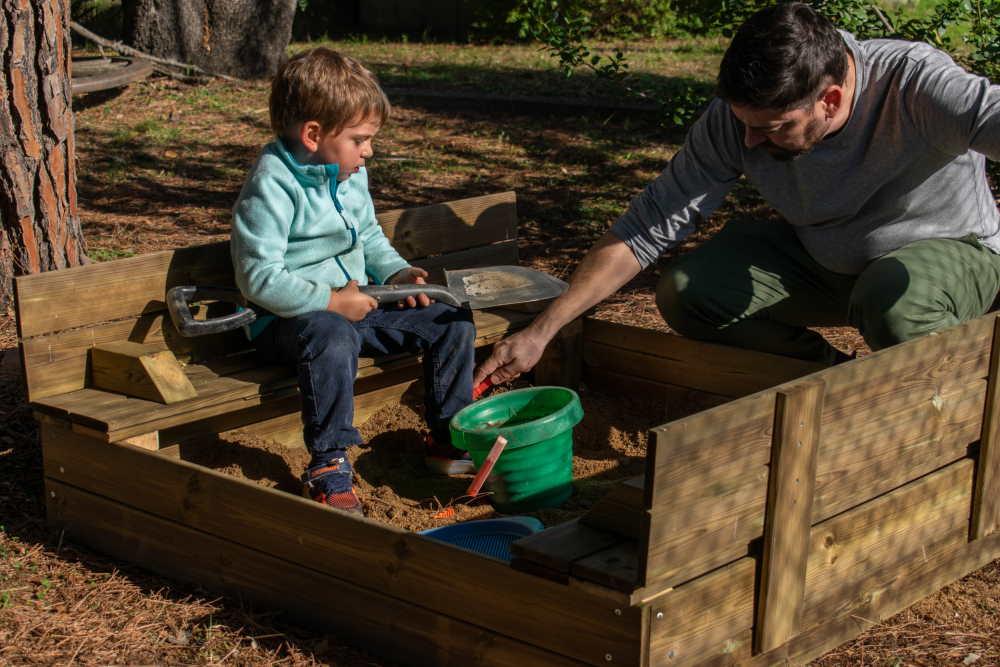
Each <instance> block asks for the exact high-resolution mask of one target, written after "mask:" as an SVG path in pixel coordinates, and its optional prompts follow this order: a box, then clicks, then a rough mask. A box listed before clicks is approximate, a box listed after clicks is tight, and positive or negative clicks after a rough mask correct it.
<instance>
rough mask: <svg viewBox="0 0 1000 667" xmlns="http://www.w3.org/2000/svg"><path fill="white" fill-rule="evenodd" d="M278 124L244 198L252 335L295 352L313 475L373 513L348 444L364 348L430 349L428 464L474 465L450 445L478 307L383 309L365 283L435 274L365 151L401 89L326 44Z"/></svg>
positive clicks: (354, 435)
mask: <svg viewBox="0 0 1000 667" xmlns="http://www.w3.org/2000/svg"><path fill="white" fill-rule="evenodd" d="M270 111H271V127H272V128H273V129H274V132H275V134H276V135H277V136H276V139H275V140H274V141H273V142H271V143H269V144H268V145H267V146H265V147H264V149H263V152H262V153H261V156H260V158H259V159H258V161H257V163H256V164H255V165H254V167H253V168H252V169H251V171H250V174H249V176H248V177H247V180H246V183H245V184H244V186H243V190H242V191H241V192H240V196H239V199H238V200H237V202H236V206H235V207H234V211H233V213H234V215H233V227H232V243H231V250H232V258H233V266H234V267H235V271H236V283H237V285H239V288H240V290H241V291H242V292H243V295H244V296H245V297H246V298H247V300H248V301H249V302H250V303H251V304H252V305H253V306H254V307H255V310H257V311H258V319H257V321H256V322H254V325H253V326H252V327H251V332H250V335H251V336H252V337H253V340H254V342H255V343H256V345H257V350H258V353H259V354H261V355H263V357H264V358H265V359H269V360H274V361H279V362H282V363H289V364H292V363H294V364H295V365H296V368H297V369H298V381H299V389H300V391H301V394H302V421H303V428H304V435H305V442H306V445H307V446H308V448H309V452H310V453H311V454H312V460H311V462H310V464H309V467H308V469H307V470H306V472H305V475H304V476H303V482H304V483H305V484H306V489H307V491H308V494H309V495H310V497H312V498H313V499H314V500H316V501H318V502H321V503H324V504H326V505H329V506H331V507H334V508H337V509H341V510H345V511H348V512H352V513H357V514H360V513H362V510H361V503H360V501H359V500H358V497H357V495H356V494H355V492H354V489H353V486H352V468H351V464H350V462H349V461H348V459H347V455H346V450H347V447H349V446H350V445H355V444H360V443H361V435H360V434H359V433H358V431H357V429H355V428H354V426H353V425H352V422H353V417H354V379H355V376H356V374H357V368H358V356H359V355H360V354H362V353H364V354H372V355H381V354H393V353H398V352H404V351H405V352H417V351H420V352H422V353H423V355H424V361H423V363H424V383H425V384H424V387H425V392H424V395H425V404H426V405H425V407H426V419H427V424H428V426H429V428H430V434H429V436H428V438H427V456H426V459H425V460H426V461H427V463H428V466H429V467H431V468H432V469H433V470H435V471H437V472H441V473H444V474H458V473H466V472H471V471H472V463H471V461H470V460H469V458H468V455H467V454H466V453H465V452H462V451H459V450H457V449H455V448H453V447H451V445H450V437H449V433H448V421H449V419H450V418H451V417H452V415H454V414H455V413H456V412H458V410H460V409H461V408H463V407H465V406H466V405H468V404H469V403H470V402H471V394H472V370H473V365H474V359H473V354H474V341H475V335H476V334H475V327H474V326H473V324H472V319H471V317H470V315H469V313H468V312H467V311H465V310H460V309H456V308H453V307H451V306H448V305H445V304H440V303H431V301H430V300H429V299H428V298H427V297H426V296H425V295H420V297H419V298H417V299H414V298H412V297H411V298H409V299H408V302H407V303H404V304H401V306H402V307H401V308H394V309H379V308H378V304H377V302H376V301H375V300H374V299H372V298H371V297H369V296H367V295H365V294H364V293H363V292H361V291H360V290H359V289H358V286H359V285H365V284H367V283H368V282H369V279H370V280H372V281H373V282H376V283H416V284H422V283H423V282H424V279H425V278H426V276H427V273H426V272H425V271H424V270H422V269H419V268H416V267H413V266H410V265H409V264H408V263H407V262H406V261H405V260H404V259H403V258H402V257H400V256H399V254H398V253H397V252H396V251H395V250H394V249H393V247H392V245H391V244H390V243H389V240H388V239H387V238H386V237H385V235H384V234H383V232H382V229H381V227H379V224H378V222H377V221H376V219H375V208H374V205H373V204H372V199H371V195H369V193H368V174H367V172H366V171H365V167H364V165H365V160H366V159H368V158H371V157H372V154H373V151H372V139H373V138H374V136H375V134H376V133H377V132H378V131H379V129H380V128H381V126H382V124H383V123H384V122H385V121H386V119H387V118H388V117H389V111H390V107H389V101H388V100H387V99H386V97H385V94H384V93H383V92H382V89H381V88H380V87H379V85H378V82H377V81H376V80H375V77H374V75H373V74H372V73H371V72H370V71H368V70H367V69H365V68H364V67H363V66H362V65H361V64H359V63H358V62H357V61H355V60H353V59H351V58H349V57H346V56H343V55H341V54H339V53H336V52H334V51H331V50H329V49H324V48H317V49H314V50H312V51H309V52H306V53H302V54H299V55H297V56H295V57H293V58H291V59H290V60H289V61H288V62H287V63H286V64H285V65H284V66H283V67H282V68H281V69H280V70H279V72H278V74H277V75H276V76H275V79H274V81H273V83H272V86H271V99H270Z"/></svg>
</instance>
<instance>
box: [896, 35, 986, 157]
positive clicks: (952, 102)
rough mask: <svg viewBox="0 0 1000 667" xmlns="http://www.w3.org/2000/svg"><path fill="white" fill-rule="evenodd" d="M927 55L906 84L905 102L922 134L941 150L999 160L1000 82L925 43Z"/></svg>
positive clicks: (921, 52) (921, 51) (922, 48)
mask: <svg viewBox="0 0 1000 667" xmlns="http://www.w3.org/2000/svg"><path fill="white" fill-rule="evenodd" d="M918 49H919V50H916V51H915V53H914V56H911V57H916V56H917V55H918V54H919V55H923V57H922V58H921V60H920V65H919V67H918V68H917V70H916V75H915V76H914V78H913V79H912V81H910V82H909V85H907V86H906V89H905V93H904V100H905V101H904V103H905V104H906V106H907V109H908V110H909V114H910V116H911V118H912V119H913V122H914V124H915V125H916V127H917V128H918V130H919V131H920V133H921V135H922V136H924V137H926V138H927V141H928V142H929V143H930V144H931V145H933V146H935V147H936V148H937V149H938V150H940V151H943V152H944V153H946V154H949V155H961V154H962V153H965V152H966V151H967V150H970V149H971V150H974V151H976V152H978V153H982V154H983V155H985V156H986V157H988V158H989V159H991V160H1000V86H998V85H996V84H991V83H990V81H989V79H986V78H985V77H981V76H977V75H975V74H971V73H969V72H967V71H965V70H964V69H962V68H961V67H959V66H958V65H956V64H955V62H954V61H953V60H952V59H951V57H950V56H948V55H947V54H945V53H943V52H941V51H938V50H937V49H934V48H932V47H930V46H928V45H920V46H919V47H918Z"/></svg>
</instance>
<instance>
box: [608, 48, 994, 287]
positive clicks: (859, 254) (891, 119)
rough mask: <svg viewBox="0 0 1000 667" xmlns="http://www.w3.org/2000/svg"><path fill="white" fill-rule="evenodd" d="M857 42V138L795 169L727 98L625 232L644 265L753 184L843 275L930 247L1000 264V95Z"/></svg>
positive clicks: (641, 201) (843, 136)
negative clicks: (755, 141)
mask: <svg viewBox="0 0 1000 667" xmlns="http://www.w3.org/2000/svg"><path fill="white" fill-rule="evenodd" d="M843 35H844V39H845V40H846V41H847V45H848V47H849V48H850V50H851V53H852V54H853V56H854V61H855V65H856V72H857V86H856V89H855V90H856V93H855V96H854V100H853V104H852V108H851V114H850V117H849V119H848V121H847V123H846V124H845V125H844V127H843V128H841V130H840V131H839V132H837V133H836V134H834V135H832V136H830V137H827V138H825V139H824V140H823V141H821V142H820V143H819V144H817V146H816V147H815V148H814V149H813V150H812V151H811V152H810V153H808V154H806V155H803V156H801V157H799V158H798V159H795V160H792V161H789V162H781V161H778V160H775V159H773V158H772V157H770V156H769V155H768V154H767V152H766V151H765V150H764V149H763V148H762V147H757V148H754V149H747V148H746V147H745V146H744V144H743V128H742V125H741V124H740V123H739V122H738V121H737V120H736V118H735V117H734V116H733V114H732V112H731V111H730V109H729V105H728V104H727V103H726V102H724V101H722V100H720V99H716V100H713V101H712V103H711V104H710V105H709V107H708V109H707V110H706V111H705V113H704V114H703V115H702V116H701V117H700V118H699V119H698V120H697V121H696V122H695V123H694V125H693V126H692V127H691V130H690V132H689V133H688V136H687V139H686V140H685V142H684V146H683V147H682V148H681V150H680V151H678V153H677V154H676V155H675V156H674V158H673V159H672V160H671V161H670V164H668V165H667V168H666V169H665V170H664V171H663V173H662V174H660V176H658V177H657V178H656V180H654V181H653V182H652V183H650V184H649V185H648V186H647V187H646V189H645V190H644V191H643V192H642V193H641V194H639V195H638V196H637V197H636V198H635V199H633V200H632V204H631V206H630V207H629V210H628V211H627V212H626V213H625V214H624V215H623V216H622V217H621V218H619V219H618V221H617V222H616V223H615V225H614V226H613V227H612V232H613V233H614V234H615V236H617V237H618V238H620V239H622V240H623V241H624V242H625V243H626V244H627V245H628V246H629V247H630V248H631V249H632V252H634V253H635V256H636V258H637V259H638V260H639V263H640V264H641V265H642V266H644V267H645V266H648V265H649V264H651V263H653V262H654V261H656V259H657V257H659V256H660V254H662V253H663V252H664V251H665V250H667V249H668V248H670V247H671V246H673V245H675V244H676V243H677V242H679V241H680V240H682V239H683V238H684V237H685V236H687V235H688V234H689V233H690V232H691V231H692V230H693V228H694V226H695V224H696V223H697V221H698V220H699V219H703V218H707V217H708V216H709V215H710V214H711V213H712V211H714V210H715V209H716V208H717V207H718V206H719V205H720V204H721V203H722V200H723V199H724V198H725V196H726V193H727V192H729V190H730V189H731V188H732V187H733V185H735V184H736V182H737V181H738V179H739V178H740V176H741V175H746V177H747V179H748V181H749V182H750V183H751V184H752V185H753V186H754V187H755V188H757V190H758V191H759V192H760V193H761V195H762V196H763V197H764V199H766V200H767V202H768V203H769V204H771V206H773V207H774V208H775V209H776V210H777V211H778V212H779V213H780V214H781V215H782V216H783V217H784V218H785V220H787V221H788V222H789V223H791V224H792V225H793V226H794V227H795V231H796V232H797V234H798V237H799V239H800V240H801V241H802V244H803V246H805V248H806V250H808V251H809V254H811V255H812V256H813V257H814V258H815V259H816V261H817V262H819V263H820V264H821V265H823V266H824V267H826V268H828V269H830V270H831V271H836V272H838V273H845V274H858V273H860V272H861V271H862V270H864V268H865V266H866V265H867V264H868V262H870V261H871V260H873V259H876V258H878V257H881V256H882V255H884V254H886V253H888V252H891V251H892V250H895V249H897V248H900V247H902V246H904V245H906V244H908V243H911V242H913V241H917V240H920V239H930V238H964V237H967V236H969V235H975V236H976V237H977V238H979V239H980V241H981V242H982V243H983V244H984V245H986V246H987V247H988V248H990V249H991V250H993V251H994V252H1000V214H998V212H997V206H996V202H995V200H994V198H993V195H992V194H991V193H990V189H989V187H988V184H987V182H986V171H985V158H984V155H985V156H986V157H988V158H990V159H991V160H1000V86H996V85H991V84H990V82H989V81H988V80H987V79H984V78H982V77H979V76H975V75H972V74H969V73H968V72H966V71H965V70H963V69H962V68H960V67H958V66H957V65H956V64H955V63H954V62H953V61H952V59H951V58H950V57H949V56H948V55H946V54H945V53H942V52H941V51H938V50H937V49H934V48H933V47H931V46H929V45H927V44H922V43H914V42H903V41H897V40H871V41H864V42H859V41H857V40H855V39H854V38H853V37H852V36H851V35H849V34H846V33H843Z"/></svg>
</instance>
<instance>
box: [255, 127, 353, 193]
mask: <svg viewBox="0 0 1000 667" xmlns="http://www.w3.org/2000/svg"><path fill="white" fill-rule="evenodd" d="M271 148H272V150H273V151H274V153H275V154H276V155H277V156H278V157H279V158H281V161H282V162H284V163H285V165H286V166H287V167H288V169H289V171H291V172H292V173H293V174H295V178H296V180H298V182H299V183H301V184H302V187H320V186H324V185H327V184H329V187H330V194H331V195H334V196H336V192H337V184H338V181H337V175H338V174H339V173H340V167H339V166H338V165H337V164H302V163H301V162H299V161H298V160H296V159H295V155H293V154H292V152H291V151H290V150H288V147H287V146H286V145H285V141H284V140H283V139H275V140H274V141H273V142H271Z"/></svg>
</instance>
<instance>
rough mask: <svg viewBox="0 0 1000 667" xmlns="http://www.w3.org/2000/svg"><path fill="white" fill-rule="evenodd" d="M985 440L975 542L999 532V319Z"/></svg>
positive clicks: (981, 445)
mask: <svg viewBox="0 0 1000 667" xmlns="http://www.w3.org/2000/svg"><path fill="white" fill-rule="evenodd" d="M991 346H992V348H991V352H990V372H989V379H988V385H987V390H986V408H985V411H984V414H983V428H982V440H980V442H979V459H978V464H977V466H976V488H975V495H974V497H973V501H972V528H971V534H972V538H973V539H976V540H978V539H981V538H983V537H986V536H987V535H990V534H992V533H995V532H997V531H1000V442H998V440H1000V317H998V318H995V319H994V325H993V340H992V343H991Z"/></svg>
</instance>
